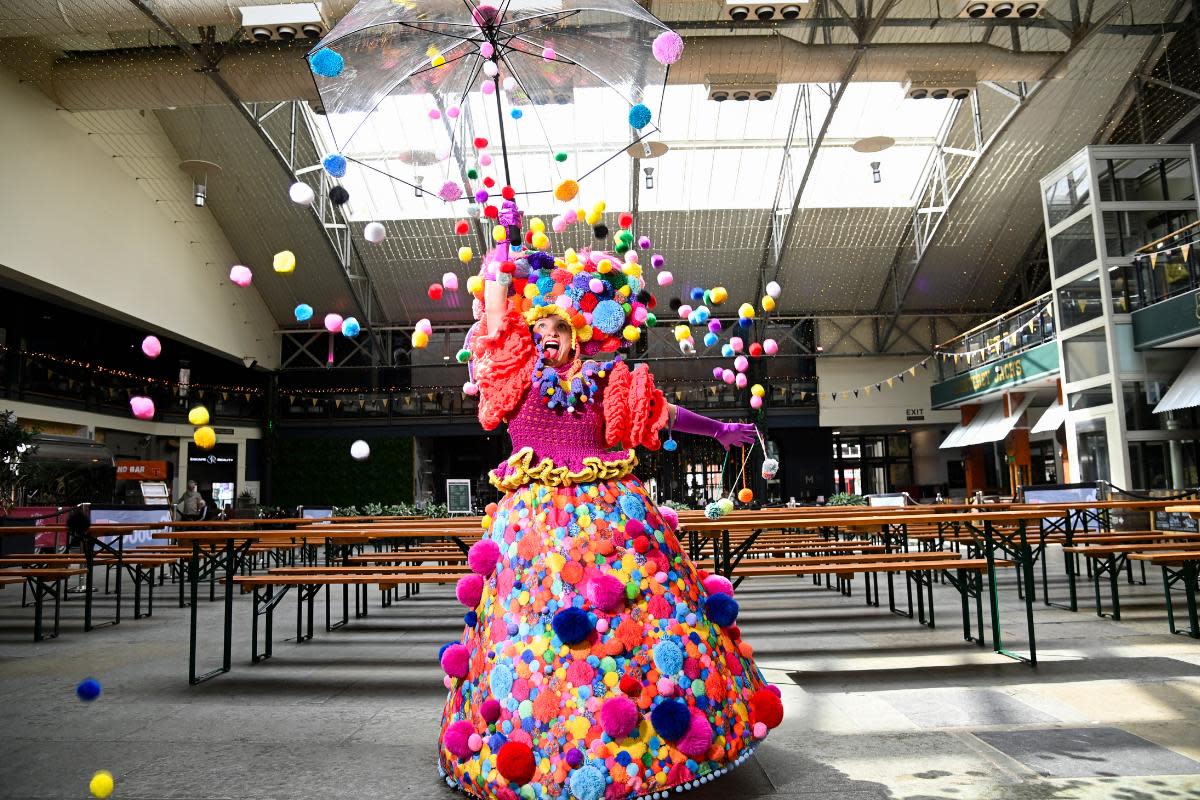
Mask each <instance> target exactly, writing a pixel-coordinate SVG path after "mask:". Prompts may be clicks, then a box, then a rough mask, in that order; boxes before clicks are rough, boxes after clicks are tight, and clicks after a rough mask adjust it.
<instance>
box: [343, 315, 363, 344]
mask: <svg viewBox="0 0 1200 800" xmlns="http://www.w3.org/2000/svg"><path fill="white" fill-rule="evenodd" d="M361 332H362V326H361V325H359V324H358V320H356V319H355V318H354V317H346V318H345V319H344V320H342V336H345V337H346V338H347V339H353V338H354V337H356V336H358V334H360V333H361Z"/></svg>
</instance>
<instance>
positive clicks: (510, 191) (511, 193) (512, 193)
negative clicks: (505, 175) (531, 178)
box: [500, 186, 517, 200]
mask: <svg viewBox="0 0 1200 800" xmlns="http://www.w3.org/2000/svg"><path fill="white" fill-rule="evenodd" d="M500 196H501V197H503V198H504V199H505V200H513V199H515V198H516V196H517V190H516V189H514V188H513V187H511V186H505V187H504V188H503V189H501V190H500Z"/></svg>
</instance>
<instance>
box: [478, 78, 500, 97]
mask: <svg viewBox="0 0 1200 800" xmlns="http://www.w3.org/2000/svg"><path fill="white" fill-rule="evenodd" d="M479 91H481V92H483V93H484V94H489V95H490V94H495V93H496V84H494V83H492V82H491V81H484V82H483V85H482V86H480V87H479Z"/></svg>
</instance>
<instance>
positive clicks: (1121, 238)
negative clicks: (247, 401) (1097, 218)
mask: <svg viewBox="0 0 1200 800" xmlns="http://www.w3.org/2000/svg"><path fill="white" fill-rule="evenodd" d="M1103 218H1104V251H1105V253H1107V254H1108V257H1109V258H1120V257H1121V256H1131V255H1133V252H1134V251H1135V250H1137V249H1138V248H1139V247H1142V246H1144V245H1147V244H1150V242H1153V241H1156V240H1158V239H1161V238H1162V237H1164V236H1166V235H1167V234H1168V233H1170V232H1171V231H1177V230H1179V229H1180V228H1182V227H1184V226H1185V225H1190V224H1191V223H1193V222H1195V221H1196V213H1195V212H1194V211H1190V210H1173V211H1163V210H1144V209H1143V210H1138V211H1105V212H1104V214H1103Z"/></svg>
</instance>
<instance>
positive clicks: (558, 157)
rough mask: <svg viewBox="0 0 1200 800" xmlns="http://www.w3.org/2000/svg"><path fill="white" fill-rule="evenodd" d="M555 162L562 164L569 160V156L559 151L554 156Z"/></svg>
mask: <svg viewBox="0 0 1200 800" xmlns="http://www.w3.org/2000/svg"><path fill="white" fill-rule="evenodd" d="M554 160H555V161H557V162H558V163H560V164H561V163H562V162H564V161H566V160H567V154H566V153H564V152H563V151H561V150H559V151H558V152H557V153H555V154H554Z"/></svg>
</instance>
